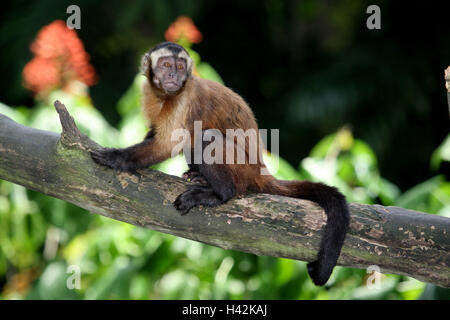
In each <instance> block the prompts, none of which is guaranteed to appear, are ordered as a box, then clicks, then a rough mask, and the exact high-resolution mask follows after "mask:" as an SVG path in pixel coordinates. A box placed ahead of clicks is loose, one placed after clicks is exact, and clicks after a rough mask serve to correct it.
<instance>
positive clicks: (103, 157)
mask: <svg viewBox="0 0 450 320" xmlns="http://www.w3.org/2000/svg"><path fill="white" fill-rule="evenodd" d="M166 149H168V148H166V147H164V145H162V144H161V143H158V140H157V139H155V132H154V130H151V131H150V132H149V133H148V134H147V135H146V137H145V139H144V141H142V142H141V143H138V144H135V145H133V146H130V147H128V148H124V149H115V148H104V149H100V150H94V151H91V156H92V159H94V161H95V162H97V163H99V164H101V165H104V166H107V167H110V168H113V169H116V170H120V171H135V170H136V169H140V168H146V167H148V166H151V165H153V164H156V163H159V162H161V161H164V160H166V159H168V158H169V157H170V155H171V153H170V149H168V150H166Z"/></svg>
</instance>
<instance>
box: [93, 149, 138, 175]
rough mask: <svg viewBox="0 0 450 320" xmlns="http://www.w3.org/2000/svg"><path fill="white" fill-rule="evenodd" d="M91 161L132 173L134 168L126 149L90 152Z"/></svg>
mask: <svg viewBox="0 0 450 320" xmlns="http://www.w3.org/2000/svg"><path fill="white" fill-rule="evenodd" d="M90 153H91V157H92V159H93V160H94V161H95V162H97V163H98V164H101V165H103V166H106V167H109V168H112V169H116V170H120V171H129V172H134V171H135V169H136V166H135V165H134V162H133V161H131V159H130V153H129V152H128V151H127V150H126V149H114V148H102V149H97V150H93V151H91V152H90Z"/></svg>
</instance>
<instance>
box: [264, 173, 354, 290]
mask: <svg viewBox="0 0 450 320" xmlns="http://www.w3.org/2000/svg"><path fill="white" fill-rule="evenodd" d="M265 189H266V190H264V191H263V192H267V193H270V194H277V195H282V196H287V197H293V198H298V199H305V200H310V201H313V202H316V203H317V204H319V205H320V206H321V207H322V208H323V209H324V210H325V213H326V214H327V223H326V225H325V231H324V234H323V237H322V241H321V243H320V249H319V254H318V258H317V260H316V261H313V262H310V263H308V265H307V266H308V273H309V276H310V277H311V279H312V280H313V282H314V283H315V284H316V285H324V284H325V283H326V282H327V281H328V279H329V277H330V275H331V272H332V271H333V268H334V266H335V265H336V263H337V260H338V257H339V254H340V252H341V248H342V245H343V243H344V239H345V235H346V233H347V230H348V225H349V220H350V218H349V213H348V205H347V201H346V200H345V197H344V196H343V195H342V194H341V193H340V192H339V191H338V190H337V189H336V188H334V187H331V186H328V185H326V184H323V183H314V182H309V181H295V180H294V181H285V180H277V179H275V178H273V177H270V178H269V181H268V183H267V184H266V186H265Z"/></svg>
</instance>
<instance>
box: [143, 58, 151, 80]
mask: <svg viewBox="0 0 450 320" xmlns="http://www.w3.org/2000/svg"><path fill="white" fill-rule="evenodd" d="M151 64H152V61H151V59H150V54H149V53H146V54H144V56H143V57H142V60H141V72H142V74H143V75H144V76H146V77H148V76H149V75H150V66H151Z"/></svg>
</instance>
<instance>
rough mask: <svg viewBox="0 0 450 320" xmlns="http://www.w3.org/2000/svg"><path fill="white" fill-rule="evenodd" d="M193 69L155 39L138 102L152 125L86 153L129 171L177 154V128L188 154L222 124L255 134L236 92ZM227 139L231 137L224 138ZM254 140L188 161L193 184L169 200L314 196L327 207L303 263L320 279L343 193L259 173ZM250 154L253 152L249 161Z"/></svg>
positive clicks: (333, 248)
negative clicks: (314, 249)
mask: <svg viewBox="0 0 450 320" xmlns="http://www.w3.org/2000/svg"><path fill="white" fill-rule="evenodd" d="M192 67H193V62H192V59H191V58H190V56H189V54H188V52H187V51H186V50H185V49H184V48H183V47H181V46H179V45H177V44H175V43H171V42H163V43H160V44H159V45H157V46H156V47H154V48H153V49H151V50H150V51H149V52H148V53H146V54H145V55H144V57H143V58H142V63H141V69H142V73H143V74H144V75H145V76H146V81H145V83H144V85H143V89H142V93H143V95H142V96H143V101H142V103H143V110H144V114H145V116H146V118H147V119H148V120H149V122H150V123H151V125H150V131H149V132H148V134H147V135H146V137H145V138H144V141H142V142H141V143H138V144H136V145H133V146H131V147H128V148H124V149H111V148H104V149H100V150H95V151H92V152H91V155H92V158H93V159H94V160H95V161H96V162H97V163H99V164H101V165H104V166H107V167H110V168H113V169H116V170H119V171H131V172H134V171H135V170H136V169H139V168H147V167H148V166H151V165H154V164H156V163H159V162H161V161H163V160H166V159H168V158H170V157H171V156H174V155H176V154H177V152H174V150H175V149H176V148H179V147H180V142H179V141H178V140H177V139H173V138H172V134H173V132H174V131H175V130H184V132H188V133H189V135H190V138H188V139H184V142H183V143H182V147H183V152H184V154H185V156H186V158H187V159H192V157H190V156H191V155H189V156H187V153H189V152H191V153H192V152H195V150H194V149H195V148H194V147H191V146H196V145H197V146H198V145H199V146H200V149H201V151H204V150H205V149H206V148H208V145H209V143H207V140H208V139H205V137H206V136H209V137H211V133H218V132H219V133H221V134H223V135H226V133H227V129H234V130H238V131H240V130H239V129H242V130H241V131H240V132H243V131H245V132H251V131H252V130H253V131H254V132H258V126H257V124H256V120H255V117H254V115H253V112H252V111H251V110H250V108H249V106H248V105H247V104H246V103H245V101H244V100H243V99H242V98H241V97H240V96H239V95H238V94H236V93H235V92H233V91H232V90H231V89H229V88H227V87H225V86H223V85H221V84H219V83H216V82H213V81H210V80H206V79H201V78H199V77H197V76H194V75H192ZM195 121H201V126H202V131H201V136H199V135H198V133H197V136H196V135H195V132H194V131H195V130H194V122H195ZM249 129H251V130H250V131H247V130H249ZM205 140H206V141H205ZM225 140H226V142H227V143H229V142H230V139H229V138H227V139H224V141H225ZM236 140H239V139H236ZM260 140H261V139H260V137H259V134H258V135H257V138H256V139H250V137H249V136H246V137H245V139H244V143H242V139H241V140H240V141H241V142H235V139H234V137H233V138H232V139H231V141H232V143H231V144H228V145H227V146H224V147H223V149H220V150H215V153H216V155H218V154H219V152H218V151H222V152H223V158H227V160H230V158H231V160H234V161H226V162H220V161H217V163H215V162H213V163H211V161H200V162H199V161H188V165H189V171H188V172H186V173H185V174H184V177H185V178H187V179H189V180H191V181H195V182H196V183H193V184H191V185H189V186H188V188H187V190H186V191H185V192H183V193H182V194H180V195H179V196H178V197H177V199H176V200H175V202H174V206H175V208H176V209H177V210H179V211H180V212H181V214H186V213H187V212H188V211H189V210H190V209H191V208H193V207H194V206H198V205H203V206H209V207H214V206H218V205H220V204H222V203H225V202H226V201H228V200H230V199H231V198H233V197H235V196H237V195H242V194H246V193H249V192H259V193H269V194H275V195H282V196H287V197H293V198H298V199H306V200H311V201H314V202H316V203H317V204H319V205H320V206H321V207H322V208H323V209H324V210H325V213H326V215H327V223H326V226H325V230H324V235H323V238H322V240H321V244H320V250H319V253H318V257H317V260H315V261H313V262H310V263H308V273H309V275H310V277H311V278H312V280H313V282H314V283H315V284H316V285H324V284H325V283H326V282H327V281H328V278H329V277H330V275H331V272H332V271H333V268H334V266H335V265H336V262H337V260H338V257H339V254H340V251H341V248H342V244H343V242H344V238H345V235H346V232H347V229H348V224H349V213H348V205H347V202H346V200H345V197H344V196H343V195H342V194H341V193H340V192H339V191H338V190H337V189H336V188H334V187H331V186H328V185H325V184H322V183H313V182H309V181H284V180H277V179H276V178H274V177H273V176H272V175H270V174H267V173H266V174H262V173H263V172H265V171H266V170H267V169H266V167H265V165H264V163H263V161H262V157H261V152H262V148H263V147H262V144H261V141H260ZM199 141H200V142H199ZM210 141H211V138H210ZM199 143H200V144H199ZM211 143H212V142H211ZM230 145H231V148H230ZM242 150H244V151H245V152H244V154H245V159H244V161H236V159H235V155H236V153H237V152H239V151H242ZM255 150H256V151H255ZM180 151H181V150H178V153H180ZM252 152H253V153H254V152H256V153H257V156H256V157H253V158H256V160H255V159H253V161H250V160H252V159H251V158H252ZM227 153H228V156H227Z"/></svg>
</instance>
